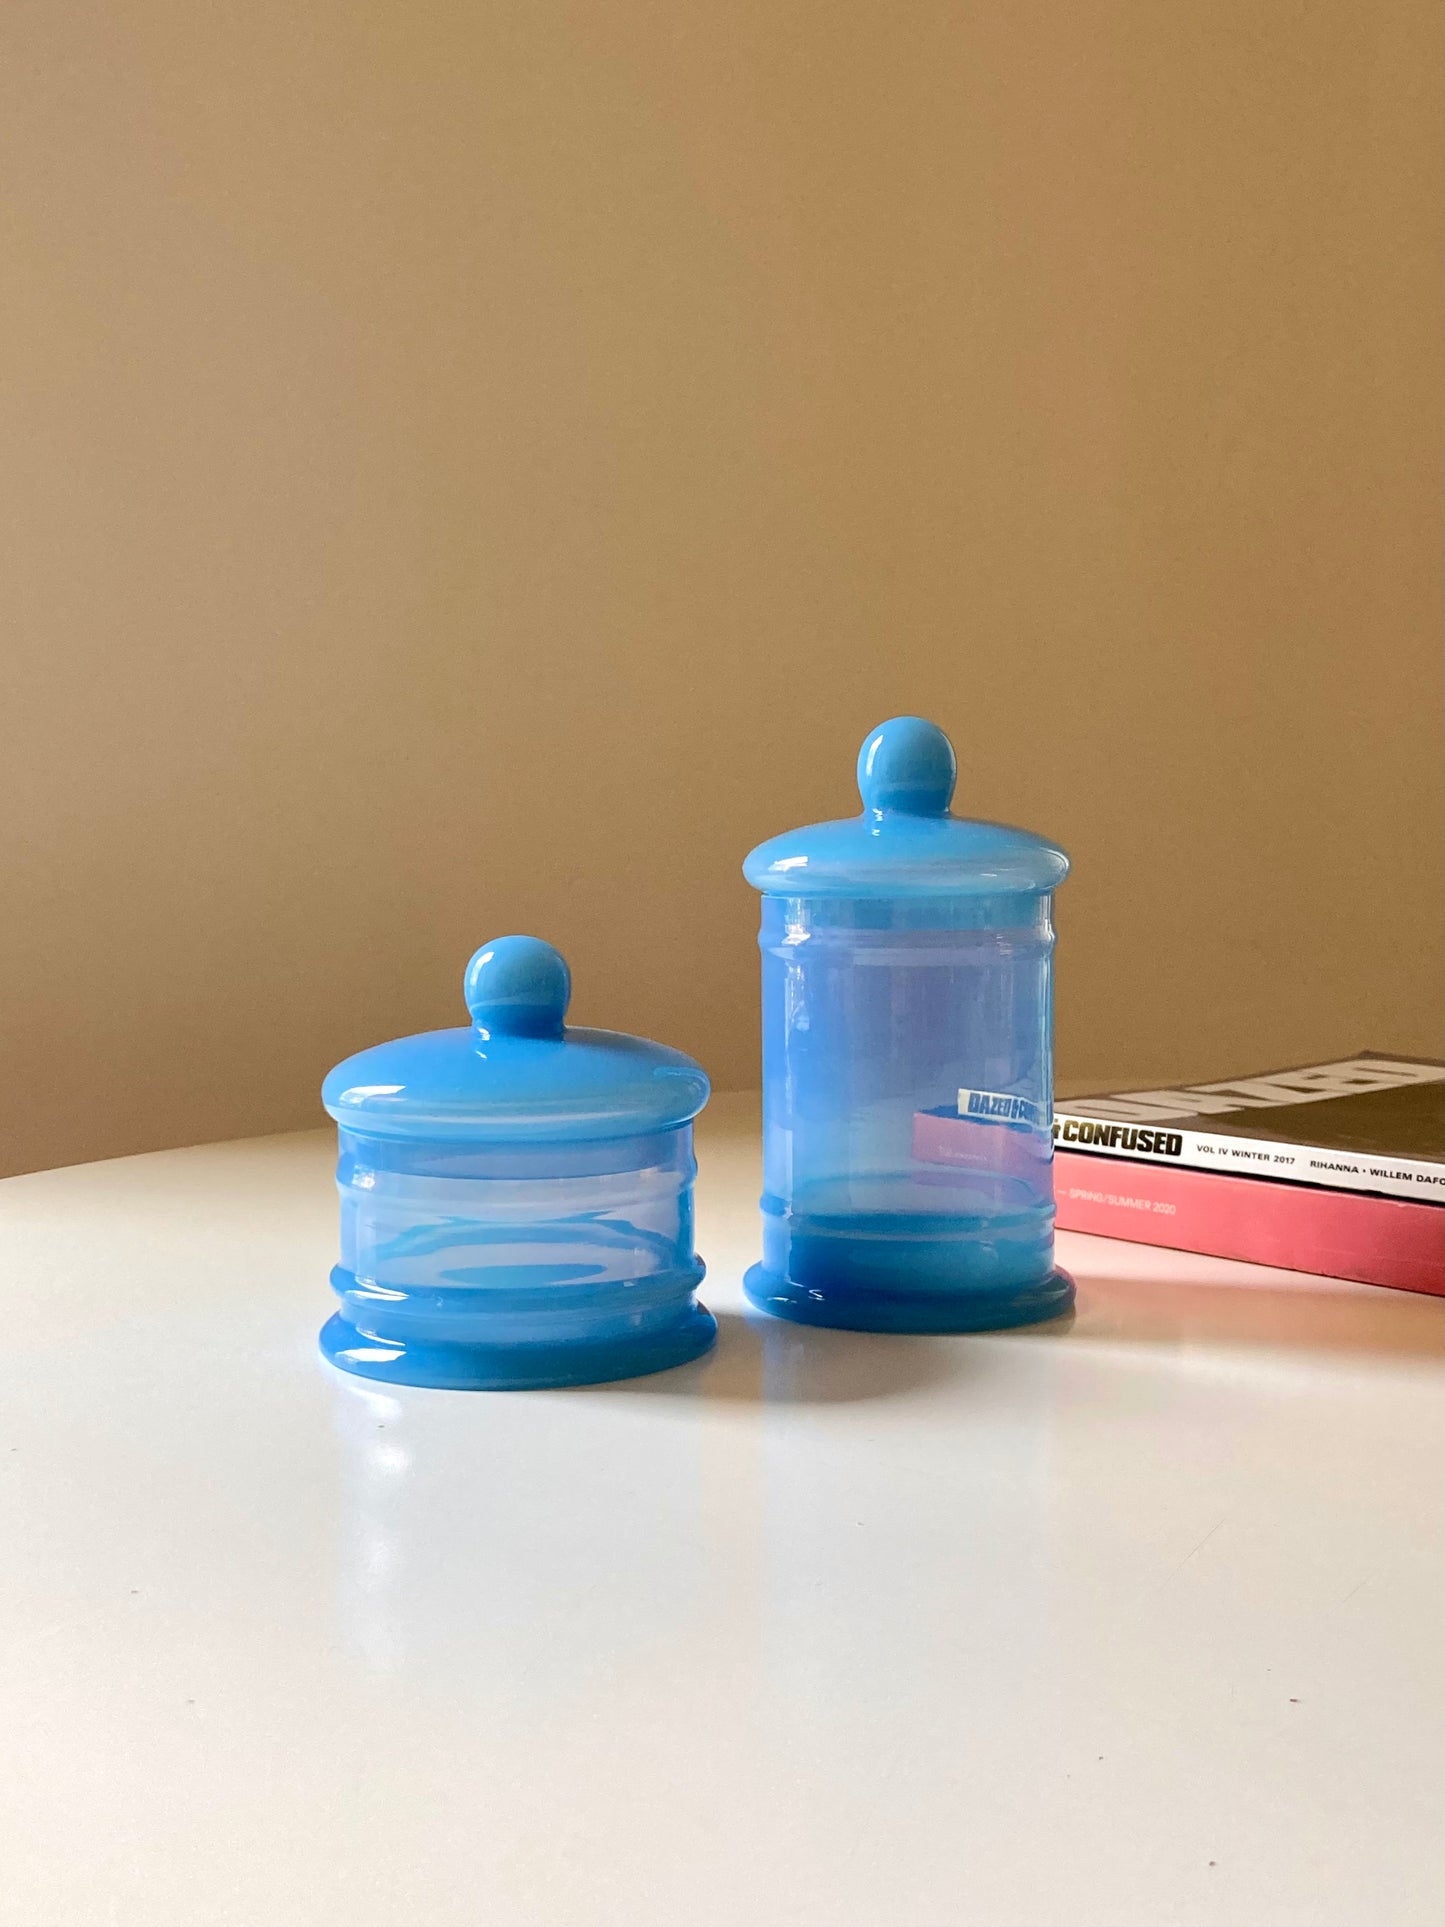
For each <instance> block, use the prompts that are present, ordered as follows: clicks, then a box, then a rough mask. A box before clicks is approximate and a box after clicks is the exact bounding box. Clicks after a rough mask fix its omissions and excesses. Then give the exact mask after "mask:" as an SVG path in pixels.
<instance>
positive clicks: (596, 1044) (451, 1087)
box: [321, 937, 717, 1391]
mask: <svg viewBox="0 0 1445 1927" xmlns="http://www.w3.org/2000/svg"><path fill="white" fill-rule="evenodd" d="M464 989H465V995H466V1001H467V1007H468V1009H469V1011H470V1013H471V1018H472V1022H471V1025H470V1027H468V1028H465V1029H458V1030H439V1031H428V1032H425V1033H424V1034H423V1035H421V1036H419V1037H404V1038H401V1039H399V1040H398V1041H397V1042H395V1043H390V1044H380V1045H378V1046H376V1048H374V1049H372V1050H367V1051H362V1052H361V1053H360V1054H359V1055H358V1056H355V1057H349V1058H347V1059H346V1061H345V1062H344V1063H342V1064H338V1065H337V1067H336V1068H335V1070H333V1071H332V1072H331V1074H330V1075H329V1076H328V1077H327V1079H326V1082H325V1084H324V1085H323V1087H322V1101H323V1103H324V1104H325V1106H326V1109H327V1110H328V1111H329V1112H330V1114H331V1115H332V1117H334V1118H335V1119H336V1123H337V1127H338V1132H337V1134H338V1139H339V1148H340V1160H339V1163H338V1165H337V1180H336V1181H337V1188H338V1190H339V1192H340V1194H341V1262H340V1264H338V1265H337V1266H336V1268H335V1269H334V1270H333V1272H332V1274H331V1283H332V1288H333V1290H334V1291H335V1292H336V1295H337V1297H338V1299H339V1300H340V1309H339V1310H338V1311H337V1312H336V1314H335V1315H334V1316H333V1317H332V1318H331V1319H330V1320H329V1321H328V1322H327V1324H326V1325H325V1327H324V1328H323V1330H322V1333H321V1348H322V1350H323V1351H324V1352H325V1354H326V1356H327V1357H328V1358H329V1359H331V1361H332V1362H333V1364H336V1365H339V1366H340V1367H341V1368H342V1369H343V1370H344V1371H348V1372H356V1373H358V1374H359V1375H360V1376H361V1377H363V1378H378V1379H383V1380H387V1381H389V1382H391V1383H393V1384H404V1385H432V1386H443V1387H450V1388H454V1389H457V1390H471V1391H502V1390H521V1389H523V1388H527V1387H536V1386H544V1385H586V1384H596V1383H600V1382H602V1381H604V1380H607V1379H615V1378H633V1377H637V1376H640V1375H641V1374H643V1373H645V1372H658V1371H663V1370H665V1369H666V1368H667V1367H668V1366H671V1365H680V1364H683V1363H684V1362H685V1361H686V1360H688V1359H691V1358H696V1357H697V1356H698V1355H699V1354H700V1353H702V1352H705V1351H706V1350H707V1349H708V1347H709V1346H710V1345H711V1344H712V1342H713V1340H714V1338H715V1337H716V1335H717V1325H716V1323H715V1321H714V1319H713V1317H712V1314H711V1313H710V1312H708V1311H707V1310H706V1309H705V1308H704V1307H703V1306H701V1305H700V1304H698V1302H697V1298H696V1292H697V1287H698V1285H699V1284H700V1283H701V1281H702V1277H703V1266H702V1263H701V1261H700V1260H699V1258H698V1256H697V1253H696V1251H695V1250H694V1249H693V1179H694V1177H695V1176H696V1172H697V1166H696V1164H695V1163H694V1161H693V1151H692V1120H693V1118H694V1117H696V1115H697V1113H698V1112H699V1111H700V1110H701V1109H702V1107H703V1106H704V1104H706V1102H707V1099H708V1080H707V1076H706V1073H705V1072H704V1071H703V1069H702V1067H701V1065H699V1064H696V1063H694V1062H693V1060H692V1059H691V1058H690V1057H684V1056H683V1054H682V1053H681V1052H680V1051H675V1050H669V1049H667V1047H666V1046H665V1045H662V1044H653V1043H649V1042H648V1041H647V1040H646V1039H645V1038H641V1037H628V1036H625V1035H623V1034H621V1033H619V1032H616V1031H606V1030H584V1029H579V1028H576V1027H573V1026H568V1025H567V1024H566V1023H565V1021H564V1019H565V1017H566V1012H567V1004H568V1000H569V998H570V995H571V976H570V973H569V972H568V969H567V965H566V963H565V962H564V961H563V959H562V957H561V956H560V955H559V953H558V952H557V951H556V950H554V949H553V948H552V946H551V945H550V944H546V943H542V942H541V941H539V939H537V938H535V937H501V938H498V939H497V940H496V941H495V942H493V943H489V944H485V945H484V946H483V947H482V948H481V949H480V950H478V951H477V953H476V954H475V956H473V958H472V960H471V962H470V963H469V964H468V966H467V971H466V978H465V984H464Z"/></svg>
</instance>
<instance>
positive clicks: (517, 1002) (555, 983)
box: [462, 937, 572, 1037]
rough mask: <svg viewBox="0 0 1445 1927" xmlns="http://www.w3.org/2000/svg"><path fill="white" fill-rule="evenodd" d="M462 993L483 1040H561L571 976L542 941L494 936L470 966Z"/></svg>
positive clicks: (558, 955) (558, 956)
mask: <svg viewBox="0 0 1445 1927" xmlns="http://www.w3.org/2000/svg"><path fill="white" fill-rule="evenodd" d="M462 994H463V995H464V996H465V998H466V1000H467V1009H468V1010H469V1011H470V1012H471V1013H472V1022H473V1023H474V1024H475V1025H476V1027H477V1029H478V1030H479V1031H480V1032H481V1034H482V1036H483V1037H560V1036H561V1035H562V1020H563V1019H564V1018H565V1017H566V1015H567V1005H568V1003H569V1001H570V1000H571V996H572V973H571V971H570V970H569V969H568V968H567V963H566V959H565V958H564V957H563V955H562V953H561V951H560V950H554V949H553V948H552V945H551V944H550V943H543V941H542V939H541V938H540V937H494V938H493V939H492V941H491V942H490V943H484V944H483V945H482V947H481V949H480V950H478V951H477V952H476V954H475V955H474V956H473V958H472V960H471V962H470V963H469V964H468V965H467V974H466V976H465V977H464V978H463V979H462Z"/></svg>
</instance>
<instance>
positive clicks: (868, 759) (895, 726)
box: [858, 716, 958, 816]
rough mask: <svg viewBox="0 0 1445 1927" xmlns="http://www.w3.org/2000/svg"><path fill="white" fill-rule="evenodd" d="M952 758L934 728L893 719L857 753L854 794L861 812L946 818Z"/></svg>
mask: <svg viewBox="0 0 1445 1927" xmlns="http://www.w3.org/2000/svg"><path fill="white" fill-rule="evenodd" d="M957 778H958V759H957V757H955V755H954V753H953V744H952V743H950V742H949V740H948V738H947V737H946V736H945V735H944V733H943V731H942V730H941V729H940V728H939V727H938V725H937V723H929V722H925V721H924V719H923V717H921V716H895V717H894V718H893V719H892V721H891V722H887V723H880V724H879V725H878V727H877V729H875V730H874V731H873V733H872V734H871V735H870V736H869V738H868V740H867V741H866V742H865V743H864V745H863V747H862V749H860V750H859V752H858V794H859V795H860V796H861V797H862V798H863V807H864V809H865V810H876V811H881V810H901V811H902V812H903V814H904V815H905V816H947V814H948V806H949V804H950V803H951V802H952V801H953V786H954V783H955V782H956V781H957Z"/></svg>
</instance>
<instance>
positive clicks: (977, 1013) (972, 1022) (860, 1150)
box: [743, 716, 1073, 1332]
mask: <svg viewBox="0 0 1445 1927" xmlns="http://www.w3.org/2000/svg"><path fill="white" fill-rule="evenodd" d="M956 772H957V765H956V762H955V758H954V754H953V749H952V746H951V744H950V743H949V740H948V738H947V737H946V736H945V735H944V733H943V731H942V730H940V729H938V728H936V727H935V726H934V725H933V724H932V723H928V722H924V721H923V720H922V719H920V718H918V717H914V716H900V717H895V718H894V720H893V721H891V722H887V723H884V724H883V725H882V726H881V728H879V729H876V730H874V732H873V733H872V735H871V736H869V738H868V740H867V741H866V742H865V743H864V745H863V748H862V751H861V752H860V754H859V758H858V787H859V790H860V792H861V795H862V801H863V811H862V814H861V815H860V816H856V817H851V818H848V819H847V820H845V821H842V822H836V823H818V824H814V825H812V826H811V827H810V828H807V829H801V830H795V831H792V832H790V833H789V834H787V835H785V836H779V837H775V838H773V839H772V841H770V842H768V843H764V844H761V845H760V846H759V847H758V848H757V849H756V850H754V851H753V852H752V854H751V855H750V856H749V857H748V859H747V862H746V863H745V865H744V866H743V867H744V874H745V875H746V877H747V879H748V881H749V882H750V883H751V884H752V885H753V887H754V888H755V889H757V890H760V891H761V892H762V898H763V902H762V928H761V933H760V936H759V939H758V941H759V945H760V947H761V950H762V965H763V990H762V1004H763V1187H764V1189H763V1198H762V1213H763V1255H762V1262H761V1263H760V1264H758V1265H755V1266H754V1267H753V1268H752V1270H751V1271H750V1272H749V1273H748V1275H747V1280H746V1288H747V1292H748V1295H749V1297H750V1298H751V1299H752V1301H753V1302H754V1303H755V1304H756V1305H759V1306H760V1307H762V1308H763V1309H764V1310H767V1311H770V1312H774V1313H776V1314H778V1315H779V1316H781V1317H784V1318H791V1319H796V1320H798V1321H800V1322H802V1323H805V1324H814V1325H838V1326H845V1327H848V1328H851V1329H853V1330H860V1331H914V1332H918V1331H924V1332H950V1331H980V1330H989V1329H997V1328H999V1327H1002V1326H1008V1325H1021V1324H1029V1323H1033V1322H1035V1321H1037V1320H1039V1319H1044V1318H1051V1317H1054V1316H1056V1315H1057V1314H1058V1313H1060V1312H1063V1311H1065V1310H1067V1309H1068V1307H1069V1305H1070V1304H1071V1303H1072V1302H1073V1285H1072V1283H1071V1281H1070V1280H1069V1278H1068V1276H1067V1275H1066V1274H1065V1273H1064V1272H1062V1271H1060V1270H1059V1269H1058V1268H1057V1267H1056V1266H1055V1264H1054V1238H1053V1224H1054V1196H1053V1143H1052V1123H1053V1120H1052V1108H1053V1063H1052V1056H1053V948H1054V927H1053V917H1052V901H1053V891H1054V890H1055V888H1056V887H1057V886H1058V885H1059V884H1060V883H1061V882H1062V881H1063V879H1064V877H1065V876H1066V875H1067V873H1068V867H1069V864H1068V858H1067V857H1066V856H1065V855H1064V853H1063V851H1062V850H1059V849H1056V848H1055V847H1054V845H1053V844H1051V843H1048V842H1046V841H1045V840H1044V839H1043V838H1042V837H1039V836H1034V835H1032V834H1030V833H1029V832H1028V831H1026V830H1017V829H1010V828H1008V827H1006V826H1005V825H1002V824H997V823H981V822H972V821H970V820H968V819H966V818H962V817H956V816H953V815H952V814H951V813H950V810H949V805H950V803H951V801H952V797H953V788H954V781H955V777H956Z"/></svg>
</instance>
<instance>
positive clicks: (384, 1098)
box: [321, 937, 709, 1144]
mask: <svg viewBox="0 0 1445 1927" xmlns="http://www.w3.org/2000/svg"><path fill="white" fill-rule="evenodd" d="M462 989H463V994H464V996H465V997H466V1001H467V1008H468V1010H469V1011H470V1012H471V1015H472V1022H471V1025H470V1027H469V1028H467V1029H459V1030H429V1031H423V1032H422V1033H421V1035H420V1036H418V1037H400V1038H398V1039H397V1040H396V1041H395V1042H394V1043H390V1044H377V1045H374V1046H373V1048H372V1049H370V1050H364V1051H360V1052H358V1054H357V1055H356V1056H355V1057H348V1058H347V1059H346V1060H345V1062H344V1063H341V1064H338V1065H337V1066H336V1068H335V1070H333V1071H331V1072H330V1073H329V1075H328V1076H327V1078H326V1081H325V1083H324V1084H323V1085H322V1087H321V1101H322V1103H323V1104H324V1105H325V1106H326V1108H327V1110H328V1111H329V1112H330V1113H331V1115H332V1117H334V1118H335V1119H336V1121H337V1123H338V1124H339V1125H341V1126H342V1128H343V1129H344V1130H347V1131H353V1132H355V1133H357V1134H358V1135H359V1136H362V1137H374V1138H411V1139H416V1138H426V1139H430V1140H432V1141H433V1142H436V1141H438V1140H444V1141H455V1142H464V1143H482V1144H518V1143H521V1144H539V1143H540V1144H559V1143H577V1142H580V1141H584V1140H588V1139H597V1138H617V1137H634V1136H639V1137H640V1136H643V1135H645V1134H647V1133H648V1132H651V1131H667V1130H673V1129H675V1128H676V1127H677V1126H678V1125H681V1124H686V1123H687V1122H688V1120H689V1119H690V1118H693V1117H696V1115H697V1113H698V1112H699V1111H700V1110H701V1109H702V1107H703V1105H704V1104H706V1102H707V1100H708V1091H709V1085H708V1080H707V1073H706V1072H705V1071H704V1070H703V1068H702V1066H701V1065H700V1064H696V1063H694V1062H693V1060H692V1058H690V1057H685V1056H684V1055H683V1054H682V1052H681V1051H676V1050H669V1049H668V1048H667V1046H666V1045H665V1044H653V1043H649V1042H648V1040H647V1039H646V1038H645V1037H629V1036H627V1035H626V1034H625V1033H624V1032H621V1031H615V1030H583V1029H581V1028H579V1027H577V1026H575V1025H568V1024H566V1023H564V1021H563V1019H564V1018H565V1017H566V1014H567V1004H568V1001H569V999H570V998H571V995H572V973H571V972H570V971H569V970H568V968H567V965H566V962H565V961H564V959H563V957H562V955H561V953H560V952H559V951H557V950H554V949H553V948H552V946H551V944H549V943H543V942H542V941H541V939H540V938H538V937H498V938H496V939H495V941H493V942H492V943H488V944H483V946H482V948H481V949H480V950H478V951H477V952H476V954H475V956H473V958H472V960H471V962H470V963H469V964H468V965H467V971H466V976H465V978H464V979H463V983H462Z"/></svg>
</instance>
